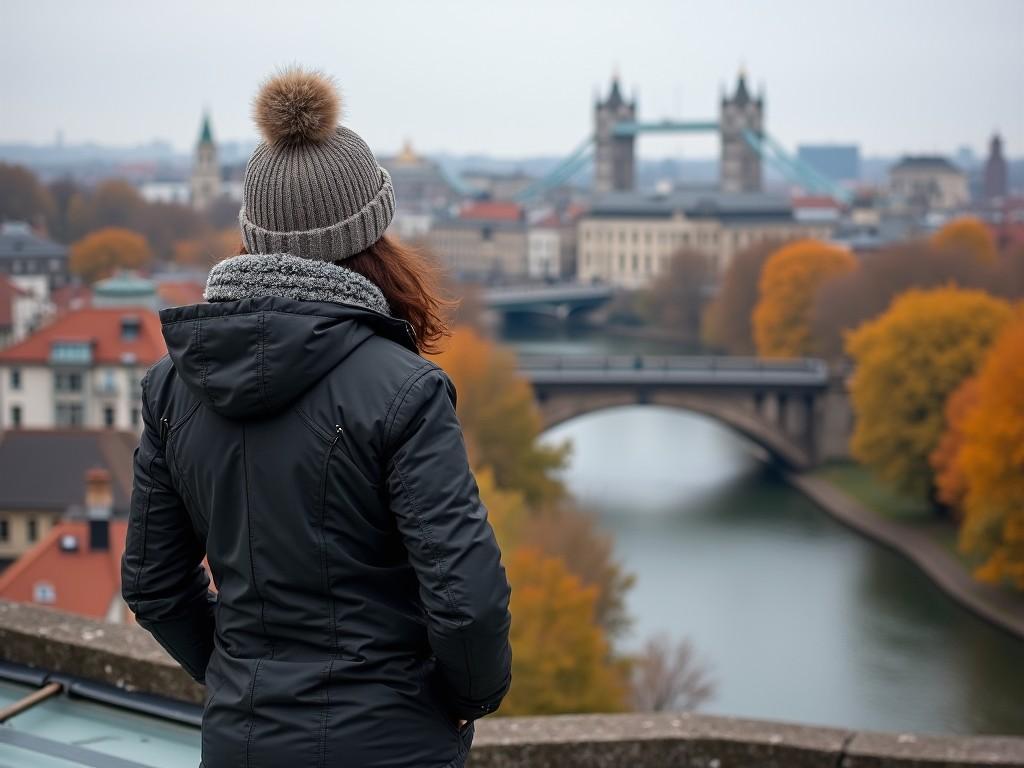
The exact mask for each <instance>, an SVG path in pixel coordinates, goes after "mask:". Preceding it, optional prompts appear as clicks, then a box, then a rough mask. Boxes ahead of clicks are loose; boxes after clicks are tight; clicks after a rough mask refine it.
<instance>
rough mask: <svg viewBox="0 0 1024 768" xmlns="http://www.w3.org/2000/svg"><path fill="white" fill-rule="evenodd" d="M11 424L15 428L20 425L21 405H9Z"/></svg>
mask: <svg viewBox="0 0 1024 768" xmlns="http://www.w3.org/2000/svg"><path fill="white" fill-rule="evenodd" d="M11 426H12V427H13V428H15V429H17V428H18V427H20V426H21V406H20V405H12V406H11Z"/></svg>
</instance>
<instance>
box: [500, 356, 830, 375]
mask: <svg viewBox="0 0 1024 768" xmlns="http://www.w3.org/2000/svg"><path fill="white" fill-rule="evenodd" d="M519 368H520V369H521V370H525V371H538V370H547V371H551V370H554V371H628V370H634V371H709V372H711V371H729V372H750V373H814V374H823V375H824V374H827V373H828V365H827V363H826V362H825V361H824V360H818V359H816V358H797V359H794V360H784V359H771V358H759V357H735V356H715V355H686V356H683V355H543V354H531V355H520V356H519Z"/></svg>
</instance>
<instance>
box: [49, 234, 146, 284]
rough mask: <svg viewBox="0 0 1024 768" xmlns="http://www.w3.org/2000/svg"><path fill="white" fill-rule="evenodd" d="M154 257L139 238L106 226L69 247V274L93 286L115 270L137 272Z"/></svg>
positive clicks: (139, 236) (140, 237) (142, 239)
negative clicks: (78, 276)
mask: <svg viewBox="0 0 1024 768" xmlns="http://www.w3.org/2000/svg"><path fill="white" fill-rule="evenodd" d="M152 258H153V252H152V251H151V250H150V248H149V243H147V242H146V238H144V237H143V236H142V235H140V234H138V233H136V232H132V231H131V230H128V229H121V228H120V227H107V228H105V229H100V230H97V231H96V232H93V233H92V234H89V235H86V236H85V237H83V238H82V239H81V240H79V241H78V242H76V243H75V244H74V245H72V246H71V259H70V265H69V266H70V267H71V271H72V272H74V273H75V274H77V275H80V276H81V277H82V279H83V280H85V281H86V282H89V283H92V282H95V281H96V280H99V279H100V278H103V277H108V276H109V275H110V274H111V273H113V272H114V271H115V270H117V269H138V268H139V267H141V266H143V265H145V264H147V263H148V262H149V261H150V259H152Z"/></svg>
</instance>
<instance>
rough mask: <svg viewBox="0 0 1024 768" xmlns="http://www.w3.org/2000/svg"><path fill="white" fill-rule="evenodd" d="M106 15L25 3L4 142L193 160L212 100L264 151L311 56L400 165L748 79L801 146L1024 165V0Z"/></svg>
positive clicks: (677, 150) (646, 145)
mask: <svg viewBox="0 0 1024 768" xmlns="http://www.w3.org/2000/svg"><path fill="white" fill-rule="evenodd" d="M100 5H101V9H100V10H97V9H96V5H95V4H91V5H90V6H89V7H88V8H84V7H79V6H64V7H62V8H61V13H60V14H57V15H55V14H53V13H52V11H50V10H48V5H47V4H45V3H44V4H35V3H26V2H20V1H16V2H9V3H6V4H5V5H4V9H3V11H2V12H0V13H2V15H3V17H4V20H5V22H6V23H5V26H7V25H8V24H9V25H10V27H11V28H18V29H21V30H22V33H21V34H17V35H14V36H13V37H12V38H11V40H10V44H9V45H8V46H6V47H5V48H4V50H3V51H2V52H0V61H2V62H3V65H4V66H5V67H6V68H7V71H9V72H20V73H22V76H21V77H9V78H6V79H5V80H4V81H3V83H2V84H0V101H2V102H4V103H5V104H6V105H8V107H9V108H10V110H11V112H10V114H15V115H17V119H16V120H9V121H5V122H4V124H3V125H2V126H0V143H28V144H35V145H46V144H51V143H53V142H54V140H55V137H56V136H57V135H58V134H59V135H61V136H63V139H64V141H65V142H66V143H68V144H80V143H87V142H96V143H100V144H106V145H111V146H126V145H138V144H146V143H149V142H151V141H153V140H164V141H169V142H170V143H171V144H172V146H173V147H174V148H175V150H178V151H185V150H189V149H190V148H191V147H192V146H193V145H194V142H195V139H196V136H197V135H198V124H199V118H200V115H201V113H202V112H203V110H204V109H206V110H209V111H210V113H211V115H212V118H213V122H214V129H215V131H216V136H217V139H218V140H227V141H231V140H238V141H247V140H254V139H255V138H256V131H255V128H254V127H253V126H252V124H251V121H250V117H249V108H248V101H249V98H250V96H251V93H252V92H253V90H254V89H255V87H256V85H257V84H258V82H259V81H260V80H261V79H262V78H263V77H265V76H266V75H268V74H270V73H271V72H272V71H273V70H274V69H275V68H276V67H279V66H281V65H285V64H288V63H293V62H299V63H302V64H304V65H307V66H315V67H320V68H322V69H323V70H324V71H326V72H328V73H330V74H331V75H333V76H335V77H336V78H337V80H338V82H339V83H340V85H341V88H342V91H343V98H344V102H345V106H344V112H345V122H346V123H347V124H350V125H352V126H353V127H355V128H357V130H359V131H360V132H361V133H363V134H364V135H366V136H367V139H368V141H370V143H371V144H372V145H373V146H374V148H375V149H376V150H377V151H379V152H381V153H387V152H391V151H394V150H397V149H398V147H400V146H401V145H402V143H403V142H404V141H405V140H407V139H409V140H412V142H413V144H414V146H415V147H416V148H417V149H418V150H419V151H422V152H424V153H428V154H433V153H442V152H443V153H455V154H471V153H486V154H490V155H493V156H496V157H514V156H531V155H548V156H558V155H562V154H567V153H568V152H569V151H570V150H571V149H572V148H573V147H574V146H576V145H577V144H578V143H579V141H580V140H581V139H582V137H583V136H584V135H586V133H587V132H588V131H589V130H590V127H591V126H590V121H589V117H590V110H591V108H592V102H593V98H594V95H595V91H596V89H597V88H599V87H600V88H601V89H605V88H607V85H608V81H609V78H610V75H611V73H612V71H613V70H618V71H619V72H620V73H621V77H622V82H623V86H624V88H625V90H626V92H627V94H633V93H637V95H638V98H639V113H640V115H641V116H642V118H643V119H647V120H655V119H661V118H663V117H677V118H685V119H703V118H713V117H714V116H715V115H716V114H717V109H718V99H719V96H720V91H721V88H722V87H723V86H726V87H729V88H731V87H732V86H733V84H734V81H735V77H736V74H737V71H738V70H739V69H740V68H741V67H743V68H745V69H746V71H747V72H748V75H749V78H750V82H751V85H752V86H753V87H754V88H755V89H757V90H760V89H761V88H762V87H763V88H765V90H766V94H767V98H766V113H767V114H766V127H767V130H768V131H769V133H770V134H771V135H773V136H775V137H776V138H777V139H779V140H780V141H782V142H783V143H784V144H785V145H787V146H789V147H790V148H793V147H795V146H796V145H797V144H801V143H831V142H837V143H847V142H854V143H857V144H859V145H860V146H861V148H862V150H863V152H864V153H865V154H866V155H899V154H904V153H941V154H950V153H952V152H954V151H956V150H957V149H958V148H960V147H962V146H969V147H970V148H971V149H972V150H974V152H975V153H977V154H979V155H981V154H983V153H984V151H985V148H986V144H987V142H988V139H989V138H990V136H991V135H992V133H993V132H994V131H998V132H999V133H1000V134H1001V135H1002V136H1003V137H1004V140H1005V144H1006V146H1007V150H1008V153H1009V154H1010V155H1011V156H1019V155H1020V154H1021V150H1022V148H1024V99H1022V98H1020V97H1019V94H1021V93H1024V69H1022V68H1021V67H1019V66H1015V64H1016V63H1017V61H1018V59H1019V53H1020V43H1019V42H1018V41H1019V39H1020V31H1021V30H1024V4H1020V3H1013V2H1007V1H1006V0H988V1H987V2H982V3H970V4H969V3H966V2H962V1H957V0H943V2H930V3H925V2H919V1H915V2H909V1H908V2H902V3H900V4H899V5H897V6H896V7H891V6H890V5H887V6H886V7H885V11H884V13H885V16H884V18H883V17H880V16H878V15H877V14H876V15H872V14H870V13H867V12H866V11H865V9H864V5H863V4H862V5H860V6H858V7H857V8H849V7H846V6H841V5H830V6H828V7H827V8H822V7H821V4H815V3H809V2H805V1H804V0H790V1H789V2H784V3H776V4H773V5H772V6H771V7H770V8H768V7H767V6H764V5H761V4H759V3H756V2H752V1H751V2H740V3H735V4H730V5H729V6H728V8H722V7H720V6H717V5H710V4H704V3H696V2H681V3H664V2H653V1H652V2H647V3H643V4H641V5H640V6H639V8H636V9H631V11H630V13H626V12H625V10H624V9H621V8H611V7H606V6H601V7H591V6H590V5H589V4H587V5H582V4H577V3H565V4H560V5H558V6H557V7H554V8H545V9H544V10H543V13H542V12H541V8H542V6H540V5H536V4H533V3H525V4H522V5H520V6H518V7H517V12H516V13H511V12H504V13H502V14H499V15H497V16H495V15H494V13H493V11H492V12H491V13H490V14H488V12H487V10H486V9H483V8H480V7H477V6H475V5H472V4H469V3H464V2H461V1H459V2H448V3H445V4H443V5H441V6H438V5H436V4H432V5H431V6H430V8H429V9H428V8H424V7H422V6H418V5H416V4H412V3H397V4H395V5H394V6H392V7H393V8H394V9H395V12H394V13H393V14H391V15H390V18H388V19H381V18H380V16H379V13H375V12H374V11H373V9H370V8H367V7H362V6H349V7H345V8H340V7H337V6H334V5H329V4H324V3H315V2H307V3H298V4H297V9H296V11H295V13H296V15H297V17H298V19H299V23H293V24H290V25H285V27H283V28H277V27H275V26H274V25H273V24H269V23H268V17H267V15H266V13H258V12H253V11H252V10H251V8H250V6H249V5H248V4H246V5H238V4H231V3H226V4H218V5H217V6H214V7H203V6H200V5H199V4H198V3H197V2H186V3H180V4H176V5H175V6H173V7H166V8H162V9H161V10H160V11H157V12H155V13H154V12H153V11H151V10H150V9H148V8H147V9H141V8H137V7H135V6H134V5H131V4H127V3H123V2H120V0H117V1H114V0H111V1H110V2H104V3H101V4H100ZM881 7H882V6H881V5H880V4H879V13H880V12H881ZM637 11H639V13H638V12H637ZM695 19H697V20H699V22H700V23H699V24H694V23H693V22H694V20H695ZM307 20H308V23H304V22H306V21H307ZM880 20H882V21H884V22H885V23H884V24H881V25H879V21H880ZM82 29H88V30H89V32H90V34H89V35H87V36H82V35H81V34H80V32H81V30H82ZM346 29H352V30H357V32H358V33H354V34H352V35H346V34H345V33H344V30H346ZM374 32H376V33H375V34H374ZM339 40H342V41H344V44H343V45H341V44H339ZM869 40H870V44H869V43H868V41H869ZM236 41H237V42H236ZM243 41H244V44H243ZM865 50H870V52H871V55H865ZM951 53H955V55H951ZM126 61H128V62H131V63H132V65H131V66H125V64H126ZM97 83H102V86H101V87H99V86H97ZM382 86H383V87H382ZM44 95H45V98H44ZM894 115H896V116H898V118H899V119H893V118H892V116H894ZM714 141H715V140H714V139H711V138H707V139H705V138H702V139H693V138H690V137H682V138H680V137H673V138H654V139H648V138H645V139H644V140H643V141H642V142H641V146H640V153H641V154H642V155H644V156H658V155H683V156H688V157H705V156H713V155H714V154H715V153H716V145H715V144H714Z"/></svg>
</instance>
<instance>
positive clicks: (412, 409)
mask: <svg viewBox="0 0 1024 768" xmlns="http://www.w3.org/2000/svg"><path fill="white" fill-rule="evenodd" d="M398 401H399V405H398V406H397V409H396V410H395V411H394V414H395V415H394V418H393V426H392V428H391V429H390V430H389V433H388V437H389V438H390V443H391V460H390V461H389V463H388V471H387V486H388V493H389V497H390V503H391V508H392V511H393V513H394V514H395V517H396V519H397V523H398V529H399V531H400V533H401V535H402V538H403V540H404V542H405V546H406V549H407V550H408V553H409V560H410V562H411V564H412V566H413V568H414V569H415V571H416V574H417V577H418V579H419V585H420V598H421V600H422V601H423V605H424V608H425V609H426V614H427V632H428V638H429V641H430V645H431V648H432V650H433V652H434V655H435V656H436V658H437V667H438V669H439V670H440V672H441V676H442V679H443V682H444V684H445V685H446V688H447V690H446V691H444V693H446V694H447V698H448V701H449V704H450V707H451V710H452V713H453V714H454V715H455V716H457V717H459V718H462V719H467V720H472V719H475V718H478V717H482V716H483V715H486V714H489V713H490V712H493V711H494V710H496V709H497V708H498V705H499V704H500V703H501V700H502V699H503V698H504V696H505V694H506V693H507V691H508V688H509V685H510V683H511V680H512V672H511V666H512V651H511V648H510V646H509V637H508V635H509V627H510V624H511V616H510V614H509V610H508V603H509V597H510V594H511V590H510V587H509V584H508V580H507V578H506V576H505V568H504V566H503V565H502V563H501V552H500V551H499V549H498V544H497V541H496V540H495V538H494V531H493V529H492V528H491V525H490V523H489V522H488V521H487V510H486V509H485V508H484V505H483V504H482V503H481V502H480V497H479V494H478V490H477V485H476V480H475V479H474V477H473V474H472V472H471V470H470V468H469V461H468V458H467V455H466V447H465V443H464V440H463V436H462V429H461V427H460V425H459V422H458V419H457V417H456V415H455V389H454V387H453V385H452V383H451V381H450V380H449V379H448V377H447V375H445V373H444V372H443V371H441V370H440V369H438V368H436V367H435V366H433V365H431V366H430V368H429V369H427V370H426V371H423V372H420V373H419V374H417V376H416V377H414V381H413V383H412V384H411V385H408V386H407V388H406V391H405V394H404V395H402V393H400V394H399V398H398Z"/></svg>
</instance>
